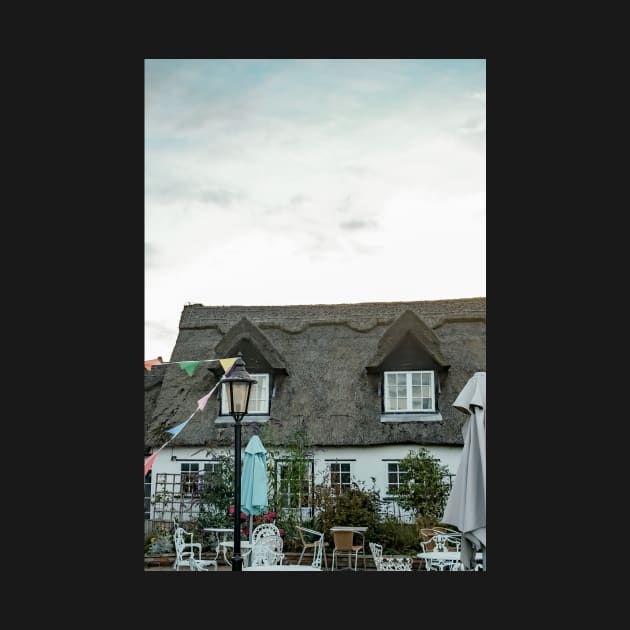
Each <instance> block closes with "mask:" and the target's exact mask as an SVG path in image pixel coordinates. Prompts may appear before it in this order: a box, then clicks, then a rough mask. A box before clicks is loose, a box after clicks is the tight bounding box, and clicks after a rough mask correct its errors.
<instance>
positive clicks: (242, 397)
mask: <svg viewBox="0 0 630 630" xmlns="http://www.w3.org/2000/svg"><path fill="white" fill-rule="evenodd" d="M251 387H252V383H251V381H250V382H247V381H232V382H229V383H227V406H228V413H229V414H234V413H237V414H243V415H244V414H246V413H247V405H248V403H249V392H250V389H251Z"/></svg>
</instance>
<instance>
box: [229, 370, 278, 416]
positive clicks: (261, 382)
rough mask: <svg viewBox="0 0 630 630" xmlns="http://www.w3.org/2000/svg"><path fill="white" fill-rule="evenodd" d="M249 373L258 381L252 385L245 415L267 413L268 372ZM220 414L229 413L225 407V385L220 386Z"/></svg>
mask: <svg viewBox="0 0 630 630" xmlns="http://www.w3.org/2000/svg"><path fill="white" fill-rule="evenodd" d="M250 374H251V376H252V377H253V378H255V379H256V380H257V381H258V382H257V383H255V384H254V385H252V389H251V392H250V394H249V407H248V410H247V415H255V414H262V415H269V374H254V373H252V372H250ZM221 415H222V416H229V415H230V414H229V412H228V408H227V396H226V395H225V385H223V386H222V387H221Z"/></svg>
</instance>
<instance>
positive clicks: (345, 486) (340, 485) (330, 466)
mask: <svg viewBox="0 0 630 630" xmlns="http://www.w3.org/2000/svg"><path fill="white" fill-rule="evenodd" d="M333 466H334V467H335V468H338V470H336V471H335V472H334V473H333ZM342 466H347V468H348V469H347V470H341V467H342ZM328 474H329V475H330V485H331V486H335V487H337V488H339V490H344V489H350V488H351V487H352V462H341V461H340V462H328ZM333 474H335V475H338V476H339V481H337V482H333ZM346 475H347V478H348V481H347V482H346V481H342V477H345V476H346Z"/></svg>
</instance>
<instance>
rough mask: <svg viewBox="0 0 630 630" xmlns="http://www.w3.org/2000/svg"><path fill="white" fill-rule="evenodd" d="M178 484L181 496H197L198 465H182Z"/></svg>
mask: <svg viewBox="0 0 630 630" xmlns="http://www.w3.org/2000/svg"><path fill="white" fill-rule="evenodd" d="M180 483H181V491H182V493H183V494H187V495H198V494H199V464H182V465H181V478H180Z"/></svg>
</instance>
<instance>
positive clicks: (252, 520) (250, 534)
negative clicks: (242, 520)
mask: <svg viewBox="0 0 630 630" xmlns="http://www.w3.org/2000/svg"><path fill="white" fill-rule="evenodd" d="M253 524H254V515H253V514H250V515H249V542H250V543H251V542H252V525H253Z"/></svg>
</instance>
